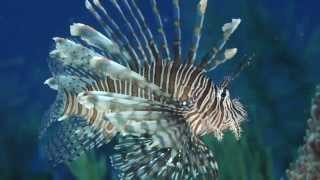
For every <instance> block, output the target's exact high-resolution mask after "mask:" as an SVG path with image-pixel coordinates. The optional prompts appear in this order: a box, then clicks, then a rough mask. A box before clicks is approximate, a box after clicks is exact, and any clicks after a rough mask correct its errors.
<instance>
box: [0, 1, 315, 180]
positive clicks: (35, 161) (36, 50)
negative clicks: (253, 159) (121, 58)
mask: <svg viewBox="0 0 320 180" xmlns="http://www.w3.org/2000/svg"><path fill="white" fill-rule="evenodd" d="M195 2H196V1H190V2H189V1H188V2H186V1H184V2H183V3H182V13H183V15H182V18H183V26H184V28H185V29H184V30H183V38H185V39H184V40H185V41H184V45H183V46H184V47H188V42H190V32H192V29H191V28H192V23H191V22H193V16H192V13H189V12H192V10H194V7H193V6H194V5H195V4H196V3H195ZM140 4H142V3H140ZM167 4H169V3H168V0H164V1H163V2H162V1H161V4H160V8H161V9H162V10H164V11H165V12H163V13H164V18H165V19H168V21H165V24H169V23H170V17H171V12H170V11H169V9H170V8H171V6H170V4H169V5H167ZM318 7H319V3H318V2H317V1H316V0H312V1H308V2H304V1H299V0H295V1H289V0H287V1H281V2H279V1H277V0H259V1H254V0H240V1H237V2H234V1H233V0H226V1H223V2H220V1H210V2H209V7H208V13H207V16H206V24H205V28H204V33H203V36H204V37H206V38H205V39H204V40H203V41H202V42H201V43H202V44H201V46H200V49H201V51H200V53H201V54H204V53H205V49H207V48H209V47H210V45H212V44H213V42H214V41H215V40H217V39H218V38H219V34H218V33H217V32H219V31H220V27H221V26H222V25H223V23H226V22H227V21H229V20H230V19H231V18H237V17H240V18H241V19H242V20H243V23H242V24H241V26H240V28H239V30H238V31H237V32H236V33H235V35H234V36H233V37H232V40H231V41H230V42H229V45H228V47H237V48H238V49H239V55H238V56H237V59H241V57H243V56H245V55H248V56H250V55H253V54H254V55H255V56H254V59H255V63H254V64H253V65H252V66H251V67H249V68H248V69H247V70H245V71H244V72H243V73H242V74H241V75H240V77H239V78H238V79H237V80H236V81H235V82H234V84H233V88H232V91H233V92H232V94H233V95H234V96H239V97H241V100H242V101H243V102H244V103H245V105H246V106H247V107H248V109H249V119H250V121H249V122H248V124H249V127H252V128H255V127H259V133H258V135H259V136H260V137H261V138H262V139H263V144H264V146H265V148H266V149H270V151H271V154H272V160H273V168H272V170H273V171H272V172H273V177H274V178H275V179H279V178H280V177H283V176H284V175H285V173H284V172H285V169H286V168H287V167H288V164H289V162H291V161H292V160H294V158H295V153H296V149H297V147H298V146H299V145H300V144H301V143H302V142H303V138H302V137H303V135H304V133H305V130H304V128H305V127H306V120H307V118H308V117H309V111H310V110H309V109H310V98H311V96H312V93H313V90H314V87H315V85H316V84H317V83H318V84H319V83H320V60H319V55H320V22H319V16H320V13H319V10H318ZM142 10H148V6H144V7H142ZM73 22H83V23H87V24H91V25H93V26H97V23H96V22H95V20H94V19H93V17H92V16H91V15H90V14H89V13H88V12H87V11H86V10H85V8H84V2H83V1H82V0H71V1H64V0H55V1H40V0H34V1H10V0H3V1H1V4H0V73H1V76H0V80H1V81H0V82H1V91H0V92H1V93H0V102H1V103H0V128H1V129H0V179H53V178H55V179H68V178H70V177H72V175H71V173H70V172H68V170H65V168H63V167H60V169H59V168H58V170H52V169H50V168H49V167H48V165H47V164H46V162H45V160H43V159H42V158H40V153H39V149H38V142H37V141H38V139H37V136H38V131H39V125H40V119H41V117H42V114H43V113H44V111H45V110H46V109H47V108H48V107H49V105H50V103H51V102H52V101H53V100H54V97H55V94H54V92H52V91H51V90H50V89H48V88H46V87H45V86H43V81H44V80H45V79H47V78H48V77H50V73H49V70H48V68H47V62H46V59H47V57H48V52H49V51H50V50H51V49H52V46H53V42H52V40H51V39H52V37H55V36H62V37H67V36H68V34H69V25H70V24H72V23H73ZM152 23H154V22H151V24H152ZM168 31H169V32H170V28H168V29H167V32H168ZM188 38H189V39H188ZM169 39H172V37H169ZM236 64H237V63H236V60H235V61H234V62H231V63H227V64H226V65H224V66H223V67H222V68H219V69H218V70H217V71H215V72H213V73H212V76H214V77H215V78H214V79H217V80H218V81H219V80H221V79H222V77H223V76H224V75H226V74H227V72H228V71H230V70H231V69H233V68H234V67H235V66H236ZM235 169H237V168H235Z"/></svg>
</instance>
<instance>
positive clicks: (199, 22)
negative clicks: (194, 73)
mask: <svg viewBox="0 0 320 180" xmlns="http://www.w3.org/2000/svg"><path fill="white" fill-rule="evenodd" d="M206 9H207V0H200V2H199V4H198V6H197V14H196V22H195V26H194V29H193V35H192V44H191V47H190V50H189V53H188V63H189V64H193V63H194V61H195V59H196V56H197V51H198V47H199V42H200V38H201V31H202V26H203V22H204V16H205V13H206Z"/></svg>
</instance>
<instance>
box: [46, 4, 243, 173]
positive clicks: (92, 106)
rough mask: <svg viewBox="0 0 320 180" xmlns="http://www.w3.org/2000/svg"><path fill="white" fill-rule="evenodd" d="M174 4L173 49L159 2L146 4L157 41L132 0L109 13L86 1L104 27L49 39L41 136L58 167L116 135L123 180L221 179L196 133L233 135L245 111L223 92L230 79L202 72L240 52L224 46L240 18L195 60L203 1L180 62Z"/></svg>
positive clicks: (116, 163) (79, 27) (115, 162)
mask: <svg viewBox="0 0 320 180" xmlns="http://www.w3.org/2000/svg"><path fill="white" fill-rule="evenodd" d="M171 2H172V7H173V8H172V9H173V10H172V11H173V19H172V21H173V22H174V23H173V29H172V31H173V43H172V48H169V45H168V40H167V36H166V33H165V30H164V26H163V24H164V22H163V19H162V17H161V16H160V13H159V7H158V4H157V2H156V0H150V3H151V10H152V14H153V16H154V18H155V24H156V25H155V26H156V27H155V28H156V29H157V32H156V36H157V37H159V38H158V39H157V38H154V34H153V33H152V31H151V29H150V28H149V26H148V23H147V20H146V19H145V17H144V16H143V13H142V12H141V10H140V9H139V7H138V5H137V4H136V2H135V0H109V1H107V3H109V4H108V5H109V6H108V7H110V8H113V11H112V12H113V13H115V14H110V11H107V9H106V8H104V6H103V5H102V4H101V2H100V1H99V0H91V1H89V0H86V1H85V6H86V8H87V9H88V10H89V12H90V13H92V15H93V16H94V17H95V19H96V20H97V22H98V23H99V24H100V25H101V26H102V28H103V30H104V32H103V33H101V32H99V31H97V30H95V29H94V28H93V27H90V26H88V25H85V24H81V23H75V24H73V25H71V26H70V34H71V36H72V37H73V38H72V39H71V38H69V39H66V38H60V37H55V38H53V39H54V41H55V49H54V50H52V51H51V52H50V58H49V67H50V70H51V72H52V77H51V78H49V79H48V80H46V81H45V84H47V85H48V86H49V87H50V88H52V89H54V90H56V91H57V97H56V100H55V102H54V103H53V105H52V106H51V107H50V109H49V110H48V112H47V113H46V114H45V116H44V118H43V122H42V129H41V132H40V140H41V144H42V146H43V148H44V150H45V152H46V154H47V155H48V158H49V160H50V161H51V162H52V163H53V164H54V165H57V164H59V163H63V162H67V161H71V160H74V159H76V158H77V157H78V156H80V155H81V154H82V153H84V152H87V151H90V150H93V149H96V148H98V147H101V146H102V145H104V144H107V143H109V142H110V141H111V140H112V139H115V145H114V153H113V154H112V155H111V156H110V159H111V163H112V166H113V167H114V168H115V170H116V171H117V172H118V174H119V176H120V178H121V179H153V178H159V179H198V178H200V179H216V178H217V177H218V165H217V162H216V160H215V157H214V155H213V153H212V152H211V150H209V149H208V147H207V146H206V145H205V144H204V142H202V140H201V137H202V136H204V135H206V134H213V135H214V136H215V137H217V138H218V139H221V138H222V136H223V132H224V130H227V129H229V130H231V131H232V132H234V134H235V136H236V137H237V138H239V137H240V133H241V128H240V123H241V122H242V121H244V120H245V119H246V116H247V113H246V110H245V108H244V107H243V105H242V104H241V103H240V102H239V101H238V100H237V99H232V98H231V96H230V93H229V86H230V82H231V81H232V80H233V79H234V77H235V76H228V77H230V78H226V79H225V80H224V81H223V82H222V83H221V85H216V84H214V82H213V81H212V80H211V79H210V78H209V77H208V73H209V72H211V71H212V70H214V69H215V68H216V67H217V66H218V65H220V64H222V63H224V62H226V61H227V60H229V59H231V58H233V57H234V56H235V55H236V53H237V49H236V48H231V49H225V48H224V46H225V44H226V42H227V41H228V39H229V38H230V36H231V35H232V34H233V32H234V31H235V30H236V29H237V27H238V25H239V24H240V21H241V20H240V19H232V21H231V22H229V23H226V24H224V25H223V27H222V36H223V37H222V39H221V40H220V41H219V42H218V43H217V44H215V45H214V46H213V47H212V48H211V49H210V50H209V51H208V52H207V53H206V54H205V56H203V57H202V58H199V57H197V52H198V46H199V41H200V38H201V31H202V27H203V22H204V16H205V12H206V8H207V0H199V2H198V4H197V10H196V13H195V14H196V20H195V26H194V29H193V34H192V43H191V45H190V49H189V51H188V54H187V55H186V57H185V58H183V56H182V55H181V54H182V53H181V49H182V48H181V40H182V37H181V36H182V35H181V34H182V33H181V17H180V3H179V0H171ZM112 15H113V16H115V15H116V16H117V20H116V19H115V18H113V17H112ZM156 39H157V40H156Z"/></svg>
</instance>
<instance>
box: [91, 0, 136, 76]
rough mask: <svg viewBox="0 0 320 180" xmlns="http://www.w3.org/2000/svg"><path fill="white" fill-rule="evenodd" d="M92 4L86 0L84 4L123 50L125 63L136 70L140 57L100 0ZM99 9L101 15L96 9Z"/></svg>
mask: <svg viewBox="0 0 320 180" xmlns="http://www.w3.org/2000/svg"><path fill="white" fill-rule="evenodd" d="M94 5H95V6H93V4H92V3H91V2H90V1H89V0H86V2H85V6H86V8H87V9H88V10H89V11H90V12H91V14H92V15H93V16H94V17H95V18H96V19H97V21H98V22H99V23H100V24H101V26H102V27H103V29H104V30H105V32H106V33H107V35H109V36H110V37H109V38H110V39H112V40H113V41H114V42H116V43H117V44H118V45H119V46H120V48H121V49H123V52H124V54H125V55H124V57H122V58H124V59H126V61H127V63H128V64H129V65H130V68H131V69H133V70H138V67H140V66H141V62H140V60H139V59H140V58H139V56H138V54H137V52H136V50H135V49H134V48H133V47H132V45H131V43H130V41H129V39H128V37H127V36H126V35H125V34H124V33H123V32H122V31H121V29H120V27H119V25H118V24H117V23H116V22H115V21H114V19H113V18H112V17H111V16H110V15H109V14H108V12H107V11H106V9H105V8H104V7H103V6H102V5H101V3H100V1H97V0H96V1H94ZM97 9H98V10H99V11H101V12H102V13H101V14H102V16H101V15H100V14H99V12H98V11H97ZM104 19H106V20H107V21H108V23H105V22H104Z"/></svg>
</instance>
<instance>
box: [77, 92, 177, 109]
mask: <svg viewBox="0 0 320 180" xmlns="http://www.w3.org/2000/svg"><path fill="white" fill-rule="evenodd" d="M77 99H78V102H79V103H80V104H82V105H83V106H85V107H88V108H93V107H94V108H96V109H97V110H99V111H106V110H108V109H109V110H111V111H113V112H120V111H148V110H149V111H151V110H174V108H175V107H174V106H172V105H164V104H161V103H160V102H157V101H152V100H148V99H144V98H140V97H135V96H129V95H125V94H120V93H112V92H105V91H86V92H82V93H79V94H78V97H77Z"/></svg>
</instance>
